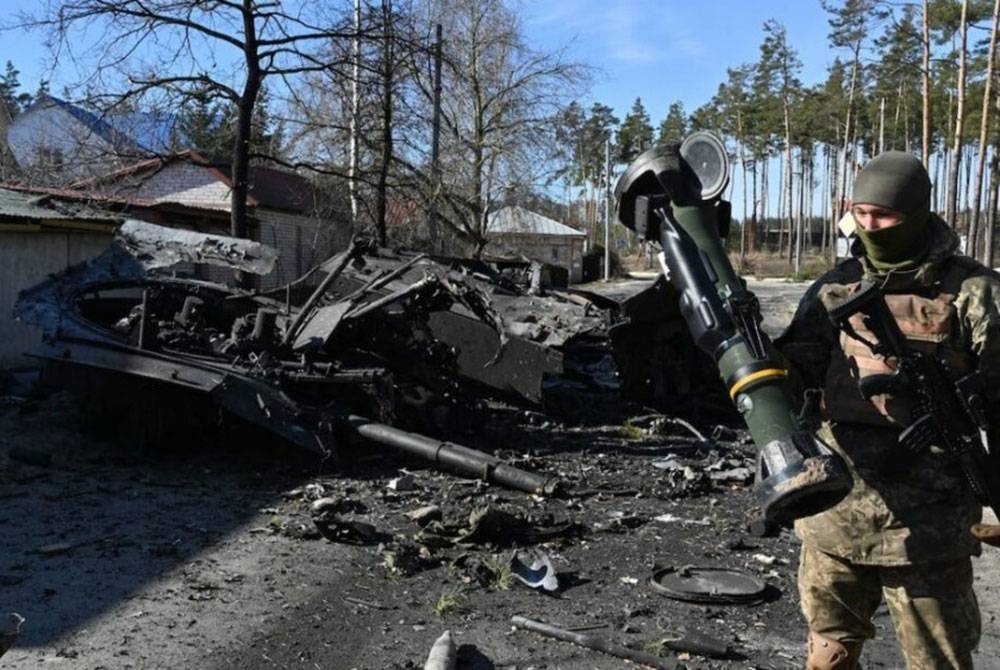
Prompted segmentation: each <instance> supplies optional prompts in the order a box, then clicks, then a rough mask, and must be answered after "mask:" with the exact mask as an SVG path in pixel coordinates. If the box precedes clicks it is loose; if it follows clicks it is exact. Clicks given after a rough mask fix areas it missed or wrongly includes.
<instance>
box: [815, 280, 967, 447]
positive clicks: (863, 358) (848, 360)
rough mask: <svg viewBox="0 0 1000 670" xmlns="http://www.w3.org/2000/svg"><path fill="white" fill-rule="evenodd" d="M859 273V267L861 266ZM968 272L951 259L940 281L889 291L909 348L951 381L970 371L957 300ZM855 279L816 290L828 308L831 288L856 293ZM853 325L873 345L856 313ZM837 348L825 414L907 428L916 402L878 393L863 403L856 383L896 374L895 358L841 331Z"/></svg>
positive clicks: (889, 300) (826, 389)
mask: <svg viewBox="0 0 1000 670" xmlns="http://www.w3.org/2000/svg"><path fill="white" fill-rule="evenodd" d="M859 270H860V264H859ZM970 270H971V268H969V267H967V266H966V264H964V263H961V262H955V261H954V260H952V261H949V263H948V267H947V268H946V270H945V272H944V273H943V277H942V278H941V280H940V281H939V282H935V283H934V284H932V285H931V286H928V287H919V290H920V292H919V293H916V292H915V293H887V294H886V295H885V301H886V304H887V305H888V307H889V310H890V311H891V312H892V315H893V316H894V317H895V319H896V323H898V324H899V329H900V330H901V331H902V333H903V335H905V336H906V340H907V344H908V345H909V346H910V348H912V349H913V350H914V351H919V352H921V353H924V354H929V355H933V356H935V357H937V358H938V360H940V361H942V362H943V363H944V364H945V365H946V366H947V368H948V371H949V374H950V375H951V377H952V379H958V378H959V377H961V376H963V375H965V374H967V373H969V372H971V371H972V370H973V369H974V367H975V357H974V356H973V355H972V352H971V351H968V350H967V349H966V348H964V347H962V346H961V343H960V341H959V337H958V334H959V324H958V322H957V321H958V319H957V314H956V310H955V305H954V302H955V298H956V297H957V296H958V293H959V290H960V289H961V285H962V282H963V281H964V280H965V279H966V278H967V277H968V276H969V274H970ZM858 274H859V277H858V281H855V282H851V283H847V284H833V285H829V288H828V287H823V289H821V290H820V294H819V298H820V300H821V301H822V302H823V303H824V305H827V306H829V305H828V301H829V300H830V293H831V290H830V289H835V290H836V292H838V293H840V291H842V290H846V291H847V292H848V293H854V292H856V291H857V290H858V286H859V284H860V271H859V273H858ZM851 325H852V326H853V327H854V329H855V330H856V331H857V333H858V334H859V335H861V337H863V338H865V339H866V340H868V341H875V339H876V338H875V335H874V334H873V333H872V332H871V331H870V330H868V329H867V328H865V324H864V320H863V319H862V317H861V315H860V314H855V315H854V316H852V317H851ZM839 342H840V349H839V350H834V351H833V352H832V355H831V360H830V366H829V367H828V368H827V373H826V380H825V384H824V390H823V407H824V410H825V415H826V417H827V418H828V419H830V420H831V421H836V422H843V423H857V424H865V425H869V426H878V427H882V428H887V427H896V428H905V427H906V426H908V425H909V424H910V422H911V421H912V419H913V418H914V417H913V412H914V410H915V409H916V401H915V398H913V397H911V396H907V395H891V394H879V395H875V396H872V397H871V398H870V399H866V398H864V397H863V396H862V395H861V391H860V389H859V388H858V382H859V381H860V380H861V379H863V378H864V377H867V376H869V375H875V374H891V373H892V372H894V371H895V370H896V365H897V363H896V360H895V359H893V358H889V359H884V358H882V357H880V356H876V355H875V354H874V353H873V352H872V350H871V349H870V348H869V347H868V346H867V345H866V344H864V343H862V342H859V341H858V340H856V339H854V338H852V337H850V336H848V335H847V334H846V333H844V332H841V333H840V339H839Z"/></svg>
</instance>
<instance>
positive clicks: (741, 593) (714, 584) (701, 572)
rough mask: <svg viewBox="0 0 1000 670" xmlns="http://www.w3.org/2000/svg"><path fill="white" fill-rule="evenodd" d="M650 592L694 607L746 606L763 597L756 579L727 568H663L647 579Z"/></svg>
mask: <svg viewBox="0 0 1000 670" xmlns="http://www.w3.org/2000/svg"><path fill="white" fill-rule="evenodd" d="M650 585H651V586H652V587H653V590H655V591H658V592H659V593H662V594H663V595H665V596H667V597H668V598H673V599H674V600H683V601H686V602H693V603H715V604H749V603H756V602H760V601H761V599H763V597H764V589H765V588H766V586H765V584H764V583H763V582H762V581H760V580H759V579H755V578H753V577H751V576H750V575H748V574H746V573H743V572H739V571H737V570H729V569H727V568H702V567H696V566H684V567H682V568H665V569H663V570H659V571H657V572H656V573H654V574H653V576H652V578H651V579H650Z"/></svg>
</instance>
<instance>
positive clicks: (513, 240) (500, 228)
mask: <svg viewBox="0 0 1000 670" xmlns="http://www.w3.org/2000/svg"><path fill="white" fill-rule="evenodd" d="M486 234H487V237H488V238H489V244H488V245H487V247H486V252H487V253H488V254H491V255H514V256H523V257H525V258H528V259H530V260H533V261H538V262H540V263H548V264H550V265H559V266H562V267H564V268H566V269H567V270H568V271H569V278H570V281H571V282H579V281H580V280H581V278H582V276H583V245H584V241H585V240H586V238H587V235H586V234H585V233H583V232H581V231H579V230H577V229H575V228H570V227H569V226H567V225H565V224H562V223H559V222H558V221H556V220H554V219H550V218H548V217H546V216H542V215H541V214H536V213H535V212H530V211H528V210H526V209H524V208H522V207H515V206H510V207H504V208H503V209H500V210H497V211H496V212H494V213H493V214H491V215H490V217H489V222H488V225H487V229H486Z"/></svg>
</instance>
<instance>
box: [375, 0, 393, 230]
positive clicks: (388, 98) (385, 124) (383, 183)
mask: <svg viewBox="0 0 1000 670" xmlns="http://www.w3.org/2000/svg"><path fill="white" fill-rule="evenodd" d="M393 21H394V17H393V15H392V0H382V23H383V29H384V31H385V32H384V35H383V36H382V158H381V164H380V165H379V171H378V182H377V184H376V186H375V207H376V210H375V234H376V235H377V236H378V243H379V244H380V245H382V246H385V244H386V229H385V223H386V222H385V218H386V210H387V205H388V198H389V194H388V188H387V186H388V182H389V165H390V163H391V162H392V154H393V139H392V124H393V114H392V112H393V101H394V99H393V94H394V90H395V87H394V86H393V78H394V74H395V70H396V68H395V67H394V65H395V62H394V61H395V60H396V55H395V48H394V45H395V39H396V37H395V30H394V28H393Z"/></svg>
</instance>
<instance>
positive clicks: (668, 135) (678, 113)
mask: <svg viewBox="0 0 1000 670" xmlns="http://www.w3.org/2000/svg"><path fill="white" fill-rule="evenodd" d="M687 134H688V120H687V116H686V115H685V114H684V104H683V103H682V102H681V101H680V100H677V101H675V102H672V103H671V104H670V108H669V109H668V110H667V116H666V118H664V119H663V121H662V122H661V123H660V134H659V136H658V137H657V138H656V142H657V144H666V143H668V142H679V141H680V140H682V139H683V138H684V137H685V136H686V135H687Z"/></svg>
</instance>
